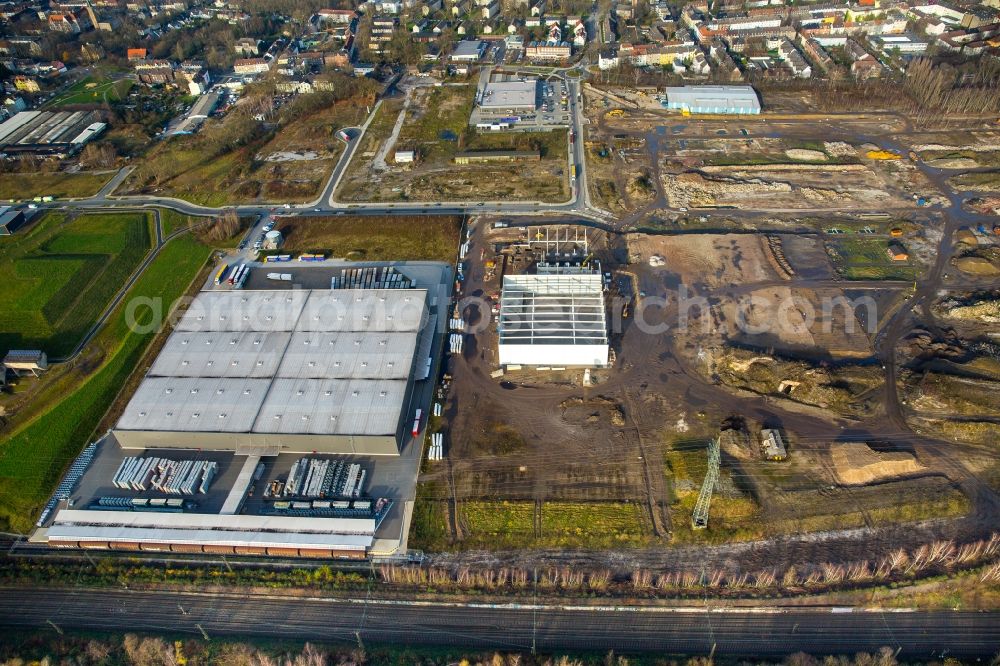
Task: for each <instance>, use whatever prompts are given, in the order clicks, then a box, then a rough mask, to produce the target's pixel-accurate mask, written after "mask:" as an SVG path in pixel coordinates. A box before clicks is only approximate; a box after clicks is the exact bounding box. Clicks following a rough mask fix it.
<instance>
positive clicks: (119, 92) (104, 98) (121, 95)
mask: <svg viewBox="0 0 1000 666" xmlns="http://www.w3.org/2000/svg"><path fill="white" fill-rule="evenodd" d="M133 85H135V83H134V82H133V81H131V80H129V79H119V80H118V81H95V80H94V79H93V78H92V77H89V76H88V77H87V78H85V79H81V80H80V81H77V82H76V83H75V84H73V85H72V86H70V87H69V88H67V89H66V90H64V91H63V92H61V93H60V94H59V95H57V96H56V97H54V98H53V99H52V101H50V102H49V103H48V104H46V108H50V109H51V108H55V107H59V106H70V105H73V104H105V103H107V104H112V103H114V102H120V101H122V100H123V99H125V95H127V94H128V91H129V90H130V89H131V88H132V86H133Z"/></svg>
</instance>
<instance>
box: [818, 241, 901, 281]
mask: <svg viewBox="0 0 1000 666" xmlns="http://www.w3.org/2000/svg"><path fill="white" fill-rule="evenodd" d="M888 245H889V244H888V242H887V241H886V240H885V239H884V238H862V237H855V238H850V237H846V238H838V239H837V240H835V241H830V243H829V244H828V245H827V249H828V251H829V253H830V257H831V258H832V259H833V263H834V265H835V266H836V267H837V270H838V271H839V272H840V274H841V275H843V276H844V277H845V278H847V279H848V280H912V279H914V278H915V277H916V276H917V273H918V271H919V267H917V266H916V265H915V264H914V263H913V260H912V259H910V260H907V261H893V260H892V259H890V258H889V255H888V254H887V253H886V249H887V247H888Z"/></svg>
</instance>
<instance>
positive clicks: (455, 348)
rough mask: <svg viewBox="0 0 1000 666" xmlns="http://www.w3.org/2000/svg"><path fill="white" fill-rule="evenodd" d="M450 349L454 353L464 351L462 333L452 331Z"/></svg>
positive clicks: (449, 340) (449, 339)
mask: <svg viewBox="0 0 1000 666" xmlns="http://www.w3.org/2000/svg"><path fill="white" fill-rule="evenodd" d="M448 351H449V352H450V353H452V354H461V353H462V334H461V333H452V334H451V335H449V336H448Z"/></svg>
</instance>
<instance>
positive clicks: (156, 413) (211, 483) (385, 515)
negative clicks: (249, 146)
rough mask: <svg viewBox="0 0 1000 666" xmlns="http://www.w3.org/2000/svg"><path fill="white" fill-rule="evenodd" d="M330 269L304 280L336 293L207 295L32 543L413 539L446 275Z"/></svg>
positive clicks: (385, 551) (229, 546) (384, 549)
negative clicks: (382, 279) (388, 277)
mask: <svg viewBox="0 0 1000 666" xmlns="http://www.w3.org/2000/svg"><path fill="white" fill-rule="evenodd" d="M324 263H329V264H330V265H323V266H318V267H315V268H313V267H308V268H306V267H297V270H296V272H295V275H296V276H297V277H299V278H302V279H303V281H304V282H307V283H312V284H326V285H330V288H311V289H310V288H301V285H299V288H294V289H293V288H291V287H292V286H293V284H292V283H291V282H288V283H281V287H283V288H272V289H240V290H230V289H212V290H208V291H203V292H201V293H200V294H199V295H198V296H197V297H196V298H195V299H194V301H193V302H192V303H191V304H190V306H189V307H188V309H187V310H186V311H184V313H183V314H182V315H181V316H180V318H179V320H178V321H177V323H176V324H175V327H174V331H173V332H172V333H171V334H170V336H169V337H168V338H167V340H166V342H165V343H164V346H163V348H162V349H161V351H160V353H159V355H158V356H157V357H156V359H155V360H154V361H153V362H152V364H151V366H150V367H149V369H148V371H147V374H146V376H145V378H144V379H143V381H142V383H141V384H140V385H139V388H138V389H137V390H136V392H135V394H134V395H133V396H132V399H131V400H130V401H129V402H128V404H127V405H126V407H125V408H124V411H123V412H122V414H121V417H120V418H119V420H118V423H117V424H116V426H115V427H114V428H113V429H112V430H111V432H110V433H109V434H108V435H107V436H106V437H104V438H103V439H102V440H101V441H99V442H97V443H95V444H94V445H92V446H91V447H88V451H89V454H87V457H86V459H84V460H81V461H78V463H79V464H77V465H75V466H74V467H73V468H71V473H70V475H68V476H67V478H66V479H65V480H64V483H63V485H62V486H60V489H59V491H57V493H56V495H55V496H54V497H53V500H52V501H51V502H50V505H49V506H48V507H47V509H46V510H45V512H44V513H43V515H42V518H41V519H40V520H39V523H38V526H39V528H40V529H38V530H37V531H36V533H35V535H34V537H33V538H34V539H36V540H39V541H45V542H48V543H49V544H50V545H55V546H62V547H71V548H89V549H110V550H126V551H159V552H184V553H220V554H233V555H272V556H290V557H318V558H346V559H359V558H365V557H369V556H378V555H389V554H392V553H394V552H396V551H398V550H400V549H401V548H402V549H405V547H406V530H407V527H408V522H409V515H410V512H411V511H412V500H413V497H414V486H415V483H416V475H417V470H418V467H419V461H420V456H421V445H422V439H421V433H422V431H423V429H424V427H425V425H426V421H427V419H426V414H427V411H428V403H429V400H430V396H431V392H432V389H433V381H429V380H430V379H431V375H432V369H433V368H434V367H435V361H436V357H437V354H436V350H438V349H440V347H441V343H442V337H441V334H440V333H439V332H438V330H437V308H438V299H439V297H440V294H441V293H442V292H443V291H444V292H446V290H447V285H448V284H449V282H450V277H451V271H450V270H449V269H448V267H447V266H445V265H443V264H442V265H437V264H434V265H431V264H426V265H422V266H420V267H418V268H415V269H414V270H412V271H410V273H411V274H412V275H411V276H408V279H406V280H396V281H392V282H393V284H397V285H400V286H399V287H398V288H393V287H392V286H389V285H388V283H386V285H383V286H381V287H378V288H358V284H359V283H357V282H356V281H353V280H346V279H343V276H344V275H350V274H351V273H349V272H348V271H347V269H346V268H345V267H344V265H335V264H334V262H324ZM258 268H259V269H260V270H261V271H262V270H263V268H261V267H259V266H257V267H253V268H251V269H249V270H251V272H260V271H258ZM378 268H382V269H385V268H386V267H378ZM432 269H433V270H432ZM352 270H353V269H352ZM372 270H374V269H372ZM395 270H398V269H395V268H394V274H395ZM402 270H404V271H405V270H407V269H405V268H404V269H402ZM306 278H308V279H306ZM411 278H415V279H411ZM85 453H86V452H85Z"/></svg>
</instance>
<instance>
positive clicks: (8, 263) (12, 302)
mask: <svg viewBox="0 0 1000 666" xmlns="http://www.w3.org/2000/svg"><path fill="white" fill-rule="evenodd" d="M151 238H152V234H151V229H150V216H149V215H148V214H147V213H114V214H108V213H96V214H86V215H80V216H78V217H76V218H75V219H72V220H68V218H67V217H66V215H65V214H63V213H48V214H46V215H45V216H44V217H43V218H42V219H41V220H40V221H39V222H37V223H35V224H34V225H32V226H31V227H30V228H29V229H28V230H27V231H26V232H25V233H18V234H15V235H13V236H11V237H9V238H5V239H2V240H0V280H2V281H3V284H4V286H5V288H4V290H3V291H2V293H0V348H3V349H17V348H28V349H35V348H38V349H42V350H44V351H45V352H46V353H47V354H48V355H49V357H50V358H58V357H60V356H63V355H65V354H68V353H69V352H70V351H71V350H72V349H73V348H74V347H75V346H76V344H77V343H78V342H79V340H80V339H81V338H82V337H83V335H84V334H85V333H86V332H87V330H88V329H89V328H90V327H91V326H92V325H93V323H94V321H95V320H96V319H97V317H98V316H99V315H100V313H101V312H102V311H103V310H104V308H105V307H107V304H108V303H109V302H110V301H111V299H112V298H113V297H114V296H115V294H116V293H117V292H118V290H119V289H121V286H122V284H123V283H124V282H125V281H126V280H127V279H128V277H129V276H130V275H131V274H132V273H133V272H134V271H135V269H136V268H137V267H138V266H139V264H140V263H141V262H142V260H143V258H144V257H145V256H146V255H147V253H148V252H149V250H150V248H151V244H152V242H151Z"/></svg>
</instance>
